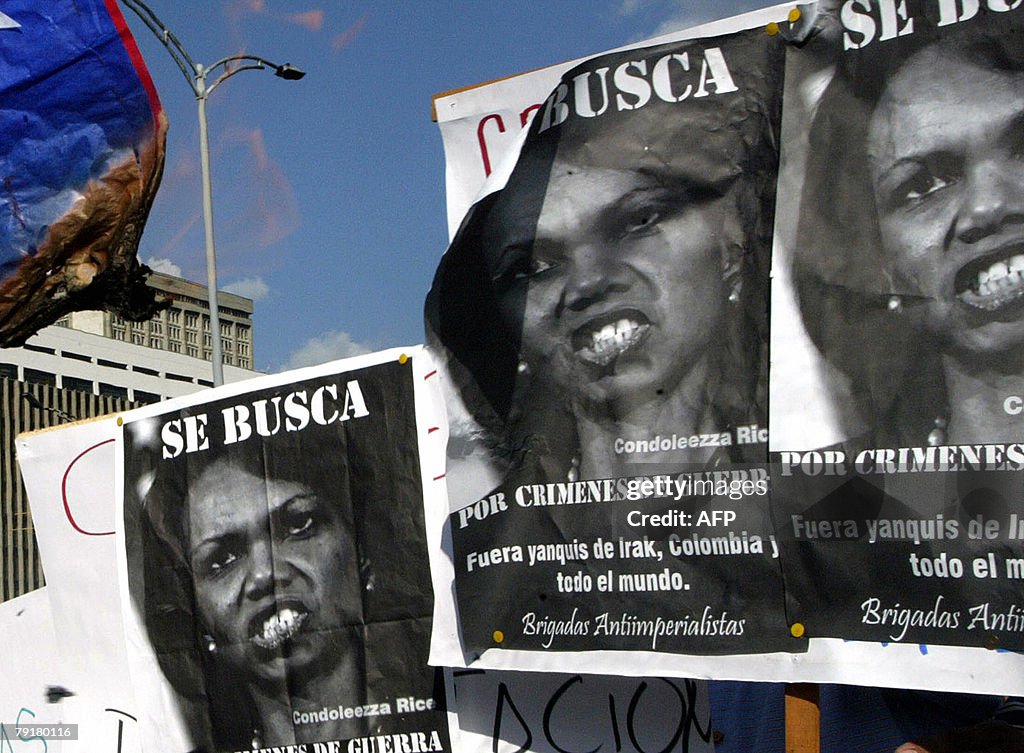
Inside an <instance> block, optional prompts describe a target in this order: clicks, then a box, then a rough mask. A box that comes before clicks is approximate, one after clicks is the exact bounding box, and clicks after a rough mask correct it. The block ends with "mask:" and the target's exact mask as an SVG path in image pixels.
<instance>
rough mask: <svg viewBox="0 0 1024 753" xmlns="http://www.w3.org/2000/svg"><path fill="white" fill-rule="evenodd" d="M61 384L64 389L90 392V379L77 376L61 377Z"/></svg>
mask: <svg viewBox="0 0 1024 753" xmlns="http://www.w3.org/2000/svg"><path fill="white" fill-rule="evenodd" d="M60 381H61V385H62V386H63V387H64V389H66V390H78V391H79V392H88V393H90V394H92V380H90V379H79V378H78V377H71V376H66V377H61V380H60Z"/></svg>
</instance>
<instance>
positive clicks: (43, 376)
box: [25, 369, 57, 387]
mask: <svg viewBox="0 0 1024 753" xmlns="http://www.w3.org/2000/svg"><path fill="white" fill-rule="evenodd" d="M25 381H26V382H31V383H33V384H49V385H52V386H54V387H56V386H57V375H56V374H51V373H50V372H48V371H40V370H39V369H25Z"/></svg>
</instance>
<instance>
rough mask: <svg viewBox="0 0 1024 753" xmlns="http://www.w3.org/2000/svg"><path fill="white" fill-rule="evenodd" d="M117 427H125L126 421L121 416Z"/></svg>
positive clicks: (118, 418)
mask: <svg viewBox="0 0 1024 753" xmlns="http://www.w3.org/2000/svg"><path fill="white" fill-rule="evenodd" d="M117 425H118V426H124V419H123V418H121V417H120V416H118V417H117Z"/></svg>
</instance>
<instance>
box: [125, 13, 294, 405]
mask: <svg viewBox="0 0 1024 753" xmlns="http://www.w3.org/2000/svg"><path fill="white" fill-rule="evenodd" d="M121 1H122V2H123V3H124V4H125V5H126V6H127V7H128V8H130V9H131V10H132V11H133V12H134V13H135V15H137V16H138V17H139V18H140V19H142V22H143V23H144V24H146V26H148V27H149V30H150V31H152V32H153V34H154V35H155V36H156V38H157V39H159V40H160V42H161V43H162V44H163V46H164V47H165V48H167V51H168V52H169V53H170V55H171V57H172V58H173V59H174V62H175V63H176V64H177V66H178V68H179V69H180V70H181V72H182V74H183V75H184V76H185V80H186V81H188V85H189V87H190V88H191V89H192V93H193V94H195V97H196V101H197V102H198V103H199V158H200V163H201V165H202V179H203V227H204V228H205V231H206V286H207V290H208V295H209V298H210V344H211V357H212V360H213V384H214V385H215V386H217V385H221V384H224V361H223V357H222V354H221V339H220V311H219V306H218V304H217V255H216V252H215V249H214V242H213V191H212V188H211V181H210V140H209V136H208V134H207V125H206V100H207V98H208V97H209V96H210V93H211V92H213V90H214V89H216V88H217V87H218V86H220V85H221V84H222V83H224V82H225V81H227V80H228V79H229V78H231V77H232V76H234V75H235V74H236V73H241V72H242V71H253V70H272V71H273V72H274V75H275V76H277V77H278V78H283V79H284V80H285V81H298V80H299V79H300V78H302V77H303V76H305V75H306V73H305V71H303V70H301V69H299V68H296V67H295V66H293V65H291V64H289V63H285V64H284V65H277V64H276V63H271V62H270V61H269V60H267V59H265V58H261V57H258V56H257V55H231V56H229V57H225V58H221V59H220V60H218V61H217V62H216V63H213V64H212V65H203V64H202V63H196V62H195V61H193V60H192V57H191V56H190V55H189V54H188V52H187V51H186V50H185V48H184V47H183V46H182V44H181V42H180V41H178V38H177V37H176V36H174V34H173V33H172V32H171V31H170V29H168V28H167V27H166V26H164V23H163V22H162V21H161V20H160V19H159V18H158V17H157V15H156V14H155V13H154V12H153V11H152V9H150V8H149V6H147V5H146V4H145V3H143V2H140V0H121ZM210 79H212V81H211V80H210Z"/></svg>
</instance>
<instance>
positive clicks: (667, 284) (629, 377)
mask: <svg viewBox="0 0 1024 753" xmlns="http://www.w3.org/2000/svg"><path fill="white" fill-rule="evenodd" d="M784 55H785V45H784V44H782V43H781V42H780V41H779V40H773V39H772V38H771V37H769V36H768V35H766V34H765V33H764V28H763V22H761V23H759V24H758V25H757V26H756V28H753V29H750V28H747V29H745V30H744V29H740V30H736V29H734V30H733V31H732V33H730V34H725V35H723V36H718V37H711V38H699V39H695V40H692V39H691V40H684V41H679V42H663V43H662V44H656V45H653V46H649V47H648V46H643V45H641V46H638V47H636V48H634V49H628V50H625V51H621V52H615V53H610V54H607V55H602V56H598V57H596V58H593V59H591V60H588V61H586V62H584V63H581V64H579V65H578V66H576V67H574V68H570V69H569V70H568V71H566V72H564V73H563V75H562V78H561V82H560V83H559V84H558V85H557V86H556V87H555V88H554V89H553V90H552V91H551V92H550V93H549V95H547V98H546V99H543V100H542V105H541V107H540V108H539V109H538V110H537V111H536V113H535V115H534V117H533V121H532V125H531V126H530V127H529V131H528V133H527V135H526V137H525V141H524V143H523V146H522V148H521V150H520V151H519V153H518V155H513V156H517V157H518V159H517V161H516V163H515V167H514V168H513V169H511V170H510V171H509V173H508V178H507V180H506V182H505V184H504V186H501V187H498V188H497V189H496V190H494V191H493V192H492V193H490V194H488V195H486V196H485V197H484V198H483V199H481V200H480V201H479V202H478V203H477V204H476V205H475V206H474V207H473V208H472V209H471V211H470V213H469V214H468V215H467V218H466V219H465V220H464V222H463V223H462V226H461V228H460V230H459V232H458V234H457V235H456V237H455V240H454V241H453V244H452V246H451V247H450V249H449V250H448V252H447V254H446V255H445V257H444V259H443V260H442V262H441V267H440V269H439V271H438V273H437V276H436V277H435V281H434V287H433V288H432V291H431V294H430V297H429V299H428V304H427V314H428V326H429V328H430V331H429V332H428V338H429V337H432V338H435V340H436V342H437V343H438V345H439V346H440V347H441V349H442V351H443V353H444V355H445V357H446V358H447V362H446V366H447V372H448V373H449V374H450V376H451V382H452V384H453V385H454V387H455V390H456V391H457V393H458V395H459V397H460V398H461V401H462V403H463V404H464V405H465V407H466V409H467V410H468V412H469V414H470V415H471V418H472V420H473V422H474V423H475V425H476V427H477V431H476V433H475V434H473V435H471V436H470V437H469V438H468V440H466V439H464V438H458V444H457V445H456V444H455V442H450V443H449V444H450V451H449V459H450V460H451V461H453V466H458V465H459V464H460V461H461V459H462V458H460V457H455V454H456V452H455V451H453V450H456V449H457V451H459V452H461V453H462V456H463V457H466V456H473V455H477V456H479V455H484V456H486V461H487V462H489V464H490V467H489V471H490V473H491V475H492V477H493V478H495V479H496V483H495V485H494V487H493V488H492V489H491V490H489V491H488V492H487V493H486V494H484V495H481V497H480V498H479V501H475V502H472V503H471V504H470V505H468V506H462V507H461V509H459V510H457V511H456V512H455V513H454V514H453V515H452V517H451V520H450V523H449V526H450V533H451V537H452V546H453V557H452V559H453V563H454V568H455V582H456V586H455V593H456V597H457V599H458V600H459V624H460V627H461V638H462V642H463V649H464V652H465V654H468V655H471V656H472V657H473V658H474V659H475V658H476V656H477V655H479V654H480V653H482V652H484V651H486V650H488V649H492V648H500V649H503V650H505V649H509V650H538V651H543V650H548V649H553V650H555V651H559V650H565V651H584V650H587V651H600V650H604V649H614V650H622V651H633V652H651V651H661V652H669V653H672V652H675V653H697V654H700V653H704V654H742V653H753V652H768V651H779V650H786V649H792V650H797V651H799V650H801V649H800V643H801V641H800V640H799V639H797V638H794V637H793V636H792V635H791V634H790V632H789V629H788V624H787V622H786V620H785V615H784V613H783V606H784V602H785V600H784V597H783V592H782V583H781V577H780V570H779V567H778V563H777V552H775V551H774V547H773V541H772V534H771V530H770V516H769V514H768V505H767V502H768V498H767V491H768V488H767V478H768V473H767V470H766V468H765V462H766V461H767V432H766V430H765V429H764V426H765V423H766V418H767V416H766V413H765V398H766V388H767V384H766V381H765V379H766V376H767V351H766V349H765V346H766V344H767V337H768V331H767V327H768V319H767V313H768V300H767V290H768V285H767V283H768V263H769V252H770V247H771V220H772V217H773V206H774V187H775V176H776V167H777V161H778V151H777V145H778V128H779V117H780V112H781V96H782V89H781V83H782V65H783V61H784ZM583 266H586V267H587V269H586V271H585V272H582V273H581V274H579V275H577V274H576V270H577V268H581V267H583ZM584 277H586V278H587V279H585V280H584V279H583V278H584ZM470 311H472V312H473V313H472V316H469V312H470ZM684 323H685V324H684ZM687 326H690V329H687ZM680 332H684V334H680ZM685 332H690V333H691V334H685ZM454 425H455V423H454V419H453V426H454ZM453 432H454V429H453ZM452 470H454V469H452ZM455 487H456V485H455V483H454V482H452V483H451V484H450V488H455ZM730 498H731V499H730ZM740 500H742V502H740ZM726 521H728V522H729V523H735V528H734V529H732V530H730V531H728V532H724V531H723V532H722V533H721V534H718V533H716V532H715V529H716V528H722V527H724V526H725V525H726ZM686 529H689V530H686ZM705 548H706V549H707V551H706V552H705V551H704V549H705ZM712 548H713V549H714V554H713V555H712ZM737 568H740V569H742V570H744V571H745V572H747V573H748V575H749V576H750V577H748V578H745V579H742V580H740V579H737V578H736V577H735V576H734V575H732V574H731V573H732V572H734V571H735V570H736V569H737Z"/></svg>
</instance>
